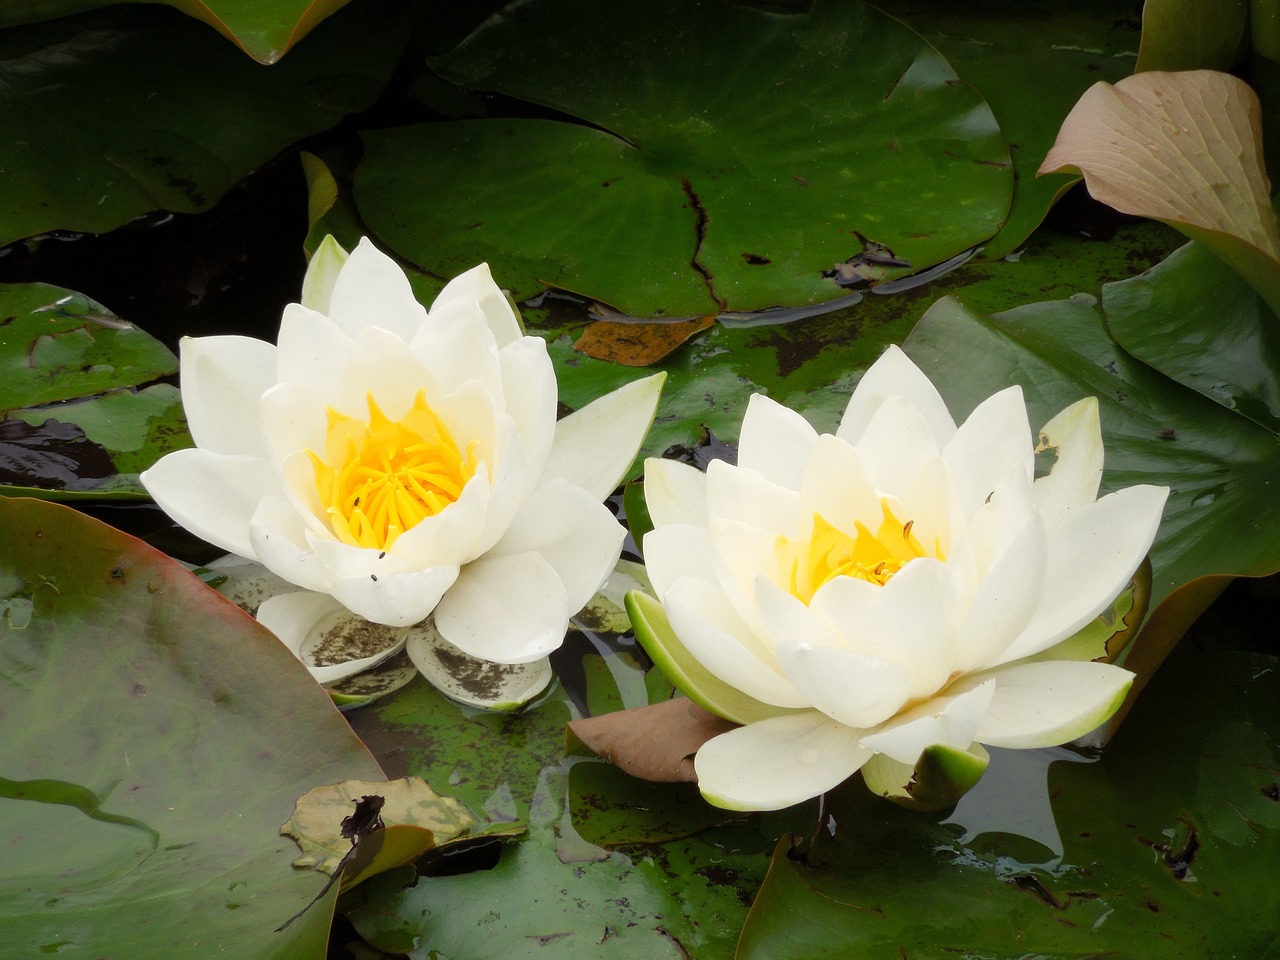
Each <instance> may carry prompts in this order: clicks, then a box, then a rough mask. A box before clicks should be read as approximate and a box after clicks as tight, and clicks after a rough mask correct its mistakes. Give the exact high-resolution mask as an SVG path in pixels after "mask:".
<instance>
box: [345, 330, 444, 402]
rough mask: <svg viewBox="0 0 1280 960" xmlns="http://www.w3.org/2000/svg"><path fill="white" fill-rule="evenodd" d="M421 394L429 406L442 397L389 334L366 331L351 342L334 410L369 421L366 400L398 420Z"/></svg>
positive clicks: (414, 360) (422, 369)
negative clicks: (423, 393)
mask: <svg viewBox="0 0 1280 960" xmlns="http://www.w3.org/2000/svg"><path fill="white" fill-rule="evenodd" d="M420 392H425V395H426V400H427V403H428V404H429V405H431V404H434V403H435V402H437V400H438V399H439V398H440V396H441V395H442V393H441V390H440V388H439V385H438V384H437V383H436V381H435V378H434V377H433V376H432V375H431V373H430V372H429V371H428V370H427V368H426V367H424V366H423V365H422V364H421V363H420V362H418V360H417V359H416V358H415V357H414V356H413V354H411V353H410V352H409V351H408V350H406V349H405V346H404V344H403V343H402V342H401V341H400V340H399V339H398V338H397V337H396V336H395V335H393V334H392V333H390V332H388V331H386V330H383V329H382V328H381V327H369V328H367V329H365V330H362V331H360V333H359V334H358V335H357V336H356V337H354V338H353V340H352V342H351V347H350V348H349V349H348V351H347V362H346V365H345V366H344V368H343V371H342V379H341V381H340V382H339V384H338V386H337V390H336V391H335V393H334V400H333V404H332V405H333V407H334V409H336V410H338V411H339V412H340V413H345V414H346V415H347V416H349V417H355V418H356V419H357V420H368V419H369V397H370V396H372V397H373V398H374V399H375V400H377V402H378V406H379V407H380V408H381V409H382V412H383V413H385V414H386V415H387V416H388V417H389V418H390V419H392V420H399V419H400V418H401V417H403V416H404V415H405V414H406V413H408V411H409V408H410V407H412V406H413V402H414V400H415V399H416V398H417V396H418V394H419V393H420Z"/></svg>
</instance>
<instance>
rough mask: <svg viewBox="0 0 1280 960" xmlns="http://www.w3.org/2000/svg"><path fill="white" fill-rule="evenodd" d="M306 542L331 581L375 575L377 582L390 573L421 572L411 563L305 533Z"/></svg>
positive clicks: (380, 551) (373, 550)
mask: <svg viewBox="0 0 1280 960" xmlns="http://www.w3.org/2000/svg"><path fill="white" fill-rule="evenodd" d="M307 543H308V544H309V545H310V547H311V549H312V551H314V552H315V555H316V557H317V558H318V559H319V560H320V562H321V563H322V564H324V566H325V569H327V570H328V571H329V574H330V576H331V578H332V579H333V580H355V579H358V578H363V577H369V576H375V577H377V578H378V579H379V580H381V579H382V578H384V577H387V576H390V575H391V574H393V573H412V572H413V571H415V570H422V569H425V568H424V567H422V566H416V565H414V564H411V563H410V562H409V561H408V560H407V559H406V558H405V557H401V556H397V555H396V554H394V553H388V552H387V551H385V550H375V549H372V548H370V547H353V546H351V545H350V544H347V543H341V542H340V541H337V540H326V539H322V538H320V537H317V536H315V535H314V534H312V533H310V532H308V534H307Z"/></svg>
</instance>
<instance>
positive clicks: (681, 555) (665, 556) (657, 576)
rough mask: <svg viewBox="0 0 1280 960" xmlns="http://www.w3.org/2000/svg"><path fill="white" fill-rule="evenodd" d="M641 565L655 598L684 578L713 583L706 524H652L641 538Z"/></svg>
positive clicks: (713, 575)
mask: <svg viewBox="0 0 1280 960" xmlns="http://www.w3.org/2000/svg"><path fill="white" fill-rule="evenodd" d="M644 565H645V571H646V572H647V573H648V574H649V582H650V583H652V584H653V589H654V592H655V593H656V594H657V595H658V596H659V597H663V596H666V594H667V591H669V590H670V589H671V587H672V585H673V584H675V582H676V581H677V580H680V579H682V578H684V577H695V578H697V579H701V580H705V581H706V582H707V583H708V584H711V583H713V582H714V579H715V572H714V568H713V565H714V561H713V560H712V558H711V538H710V535H709V534H708V533H707V529H706V527H703V526H696V525H694V524H688V523H668V524H665V525H664V526H660V527H655V528H654V529H653V530H651V531H649V532H648V533H647V534H645V537H644Z"/></svg>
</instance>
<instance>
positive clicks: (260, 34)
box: [0, 0, 348, 64]
mask: <svg viewBox="0 0 1280 960" xmlns="http://www.w3.org/2000/svg"><path fill="white" fill-rule="evenodd" d="M114 2H115V0H9V2H7V3H6V4H5V5H4V9H3V10H2V11H0V26H5V27H7V26H13V25H15V24H20V23H30V22H32V21H35V20H51V19H53V18H55V17H66V16H70V15H71V14H74V13H80V12H82V11H84V10H93V9H96V8H98V7H105V6H110V5H111V4H112V3H114ZM149 2H152V3H168V4H169V6H171V7H176V8H177V9H179V10H181V11H182V12H183V13H186V14H188V15H189V16H192V17H195V18H196V19H197V20H203V21H204V22H205V23H207V24H208V25H209V26H211V27H213V29H215V30H217V31H218V32H219V33H221V34H222V35H223V36H225V37H226V38H227V39H228V40H230V41H232V42H233V43H234V44H236V46H238V47H240V49H241V50H243V51H244V52H245V53H247V54H249V56H251V57H253V59H255V60H257V61H258V62H259V63H268V64H269V63H275V62H276V61H277V60H279V59H280V58H281V57H282V56H284V55H285V53H287V52H288V51H289V48H291V47H292V46H293V45H294V44H295V43H297V42H298V41H299V40H301V39H302V38H303V37H304V36H306V34H307V33H309V32H310V31H311V29H312V28H313V27H314V26H315V25H316V24H318V23H319V22H320V21H321V20H323V19H324V18H325V17H327V16H329V15H330V14H331V13H333V12H334V11H336V10H338V9H339V8H341V7H343V6H345V5H346V4H347V2H348V0H254V2H245V0H149Z"/></svg>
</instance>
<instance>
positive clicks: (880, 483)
mask: <svg viewBox="0 0 1280 960" xmlns="http://www.w3.org/2000/svg"><path fill="white" fill-rule="evenodd" d="M853 449H854V452H855V453H856V454H857V455H858V460H859V462H861V464H862V466H863V469H864V470H866V472H867V478H868V479H869V480H870V481H871V483H872V484H873V485H874V486H875V487H876V488H877V489H878V490H881V491H883V492H885V493H891V494H894V495H895V496H897V497H899V498H901V497H902V496H903V491H904V490H906V489H908V488H909V487H910V486H911V482H912V479H913V478H914V476H915V474H916V473H917V472H918V471H919V470H920V468H921V466H922V465H924V464H926V463H930V462H933V461H940V460H941V457H942V455H941V452H940V448H939V447H938V443H937V440H936V439H935V438H934V436H933V431H932V428H931V426H930V424H929V422H928V421H927V420H926V419H925V417H924V415H923V414H922V413H921V412H920V411H919V410H918V409H916V408H915V407H913V406H912V405H911V404H910V403H909V402H908V401H907V400H906V399H904V398H902V397H889V398H888V399H887V400H885V401H884V403H882V404H881V405H880V407H879V409H877V410H876V412H875V414H874V415H873V416H872V417H871V420H870V421H869V422H868V423H867V426H866V429H865V430H863V432H862V436H861V437H859V438H858V442H857V443H856V444H854V446H853Z"/></svg>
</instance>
